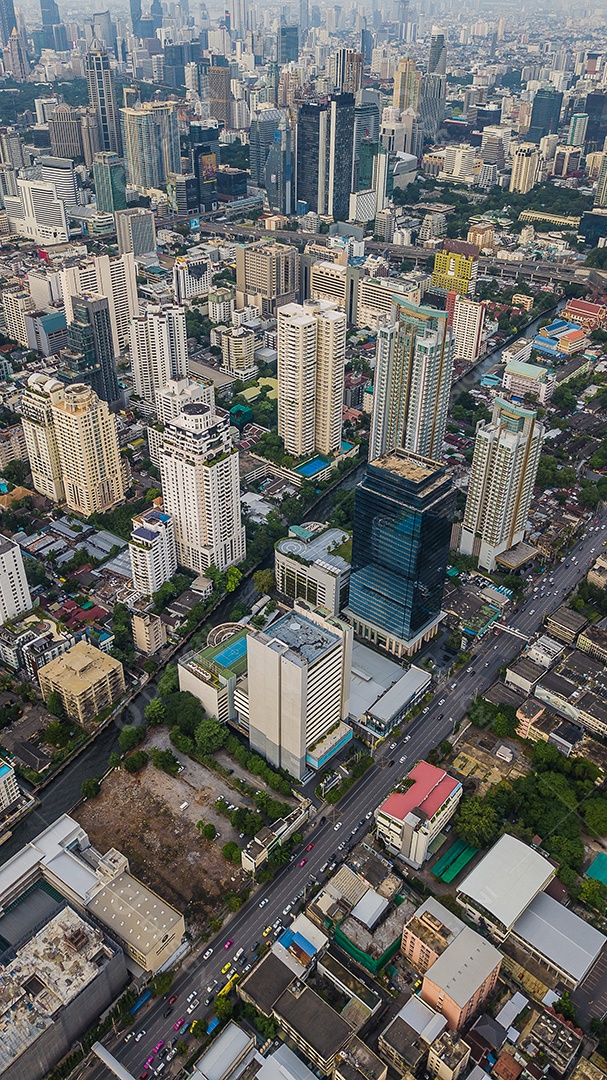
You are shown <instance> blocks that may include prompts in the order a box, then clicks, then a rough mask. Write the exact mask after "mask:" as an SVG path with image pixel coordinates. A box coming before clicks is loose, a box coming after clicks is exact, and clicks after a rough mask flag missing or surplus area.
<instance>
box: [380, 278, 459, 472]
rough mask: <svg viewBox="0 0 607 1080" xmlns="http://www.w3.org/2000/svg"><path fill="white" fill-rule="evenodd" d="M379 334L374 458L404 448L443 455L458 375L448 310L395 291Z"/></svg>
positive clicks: (433, 456)
mask: <svg viewBox="0 0 607 1080" xmlns="http://www.w3.org/2000/svg"><path fill="white" fill-rule="evenodd" d="M392 299H393V303H394V306H395V309H396V320H395V322H393V323H383V324H381V325H380V327H379V331H378V338H377V359H376V367H375V390H374V396H373V419H372V424H371V435H370V439H369V461H375V460H376V459H377V458H380V457H383V456H384V455H385V454H388V453H390V452H391V451H392V450H396V449H400V448H403V447H404V449H405V450H408V451H410V452H411V453H414V454H421V455H422V456H423V457H431V458H433V459H435V460H440V458H441V455H442V449H443V439H444V436H445V429H446V425H447V411H448V407H449V394H450V392H451V379H452V376H453V341H452V335H451V332H450V331H449V330H448V328H447V312H446V311H436V310H435V309H434V308H429V307H423V306H421V305H418V304H413V303H411V301H410V300H406V299H403V298H402V297H399V296H396V295H395V296H394V297H393V298H392Z"/></svg>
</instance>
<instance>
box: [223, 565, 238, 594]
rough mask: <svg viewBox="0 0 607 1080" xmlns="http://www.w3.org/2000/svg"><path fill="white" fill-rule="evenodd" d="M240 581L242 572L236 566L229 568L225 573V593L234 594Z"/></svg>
mask: <svg viewBox="0 0 607 1080" xmlns="http://www.w3.org/2000/svg"><path fill="white" fill-rule="evenodd" d="M241 581H242V570H239V569H238V567H237V566H229V567H228V570H227V573H226V592H229V593H230V592H234V590H235V589H237V588H238V586H239V585H240V582H241Z"/></svg>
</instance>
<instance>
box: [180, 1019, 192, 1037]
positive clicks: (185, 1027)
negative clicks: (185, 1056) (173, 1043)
mask: <svg viewBox="0 0 607 1080" xmlns="http://www.w3.org/2000/svg"><path fill="white" fill-rule="evenodd" d="M189 1027H190V1021H189V1020H184V1022H183V1024H182V1025H181V1027H180V1028H179V1034H180V1035H185V1033H186V1031H188V1030H189Z"/></svg>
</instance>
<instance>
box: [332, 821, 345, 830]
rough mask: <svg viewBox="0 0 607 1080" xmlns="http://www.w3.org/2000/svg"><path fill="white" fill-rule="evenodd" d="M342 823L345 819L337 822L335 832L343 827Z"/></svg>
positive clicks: (334, 827)
mask: <svg viewBox="0 0 607 1080" xmlns="http://www.w3.org/2000/svg"><path fill="white" fill-rule="evenodd" d="M342 825H343V821H338V822H337V824H336V825H334V826H333V832H337V830H338V829H341V827H342Z"/></svg>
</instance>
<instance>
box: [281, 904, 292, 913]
mask: <svg viewBox="0 0 607 1080" xmlns="http://www.w3.org/2000/svg"><path fill="white" fill-rule="evenodd" d="M291 907H292V904H287V906H286V908H283V909H282V913H283V915H288V914H289V912H290V910H291Z"/></svg>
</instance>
